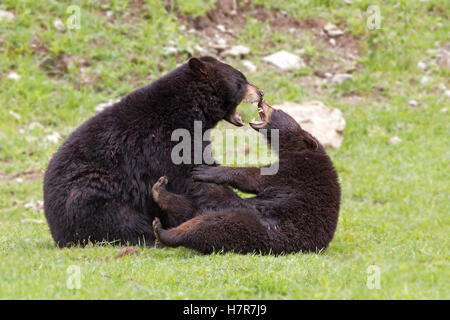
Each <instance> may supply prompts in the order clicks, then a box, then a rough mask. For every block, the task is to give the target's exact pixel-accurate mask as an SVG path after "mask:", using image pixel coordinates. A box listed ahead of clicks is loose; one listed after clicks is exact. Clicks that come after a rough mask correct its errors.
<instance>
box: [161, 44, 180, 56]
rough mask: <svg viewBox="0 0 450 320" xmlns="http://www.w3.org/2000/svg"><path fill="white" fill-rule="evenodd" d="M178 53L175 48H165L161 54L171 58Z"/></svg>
mask: <svg viewBox="0 0 450 320" xmlns="http://www.w3.org/2000/svg"><path fill="white" fill-rule="evenodd" d="M178 51H179V50H178V48H176V47H171V46H167V47H164V48H163V50H162V54H163V55H165V56H172V55H174V54H177V53H178Z"/></svg>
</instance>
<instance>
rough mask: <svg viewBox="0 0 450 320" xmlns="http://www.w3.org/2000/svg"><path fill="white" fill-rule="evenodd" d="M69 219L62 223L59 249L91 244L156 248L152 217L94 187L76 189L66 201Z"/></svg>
mask: <svg viewBox="0 0 450 320" xmlns="http://www.w3.org/2000/svg"><path fill="white" fill-rule="evenodd" d="M65 209H66V214H65V219H64V220H63V219H61V220H60V224H61V225H63V228H58V229H59V232H58V233H57V234H56V237H55V241H56V242H57V243H58V245H59V246H61V247H63V246H71V245H86V244H88V243H89V242H92V243H101V242H110V243H111V244H126V243H128V244H131V245H147V246H150V245H153V244H154V239H155V238H154V234H153V228H152V221H151V218H150V217H149V216H146V215H144V214H143V213H140V212H137V211H136V210H134V209H133V208H131V207H130V206H128V205H127V204H124V203H120V202H118V201H116V200H114V199H111V198H110V197H109V196H107V195H106V194H105V193H103V192H102V193H100V192H99V191H98V190H94V189H92V188H85V189H81V188H80V189H78V188H77V189H75V191H74V192H73V193H72V194H71V196H70V197H69V198H68V199H67V202H66V208H65Z"/></svg>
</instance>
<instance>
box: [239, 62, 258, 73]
mask: <svg viewBox="0 0 450 320" xmlns="http://www.w3.org/2000/svg"><path fill="white" fill-rule="evenodd" d="M242 65H243V66H244V68H245V69H247V71H249V72H256V70H257V68H256V66H255V64H254V63H253V62H251V61H249V60H242Z"/></svg>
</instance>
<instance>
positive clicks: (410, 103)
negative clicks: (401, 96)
mask: <svg viewBox="0 0 450 320" xmlns="http://www.w3.org/2000/svg"><path fill="white" fill-rule="evenodd" d="M408 103H409V105H410V106H411V107H413V108H417V107H418V106H419V102H417V101H416V100H409V101H408Z"/></svg>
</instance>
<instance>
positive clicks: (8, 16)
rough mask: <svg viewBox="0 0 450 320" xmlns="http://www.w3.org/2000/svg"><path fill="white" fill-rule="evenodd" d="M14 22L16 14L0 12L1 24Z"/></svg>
mask: <svg viewBox="0 0 450 320" xmlns="http://www.w3.org/2000/svg"><path fill="white" fill-rule="evenodd" d="M3 20H4V21H12V20H14V14H13V13H11V12H9V11H5V10H0V22H1V21H3Z"/></svg>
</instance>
